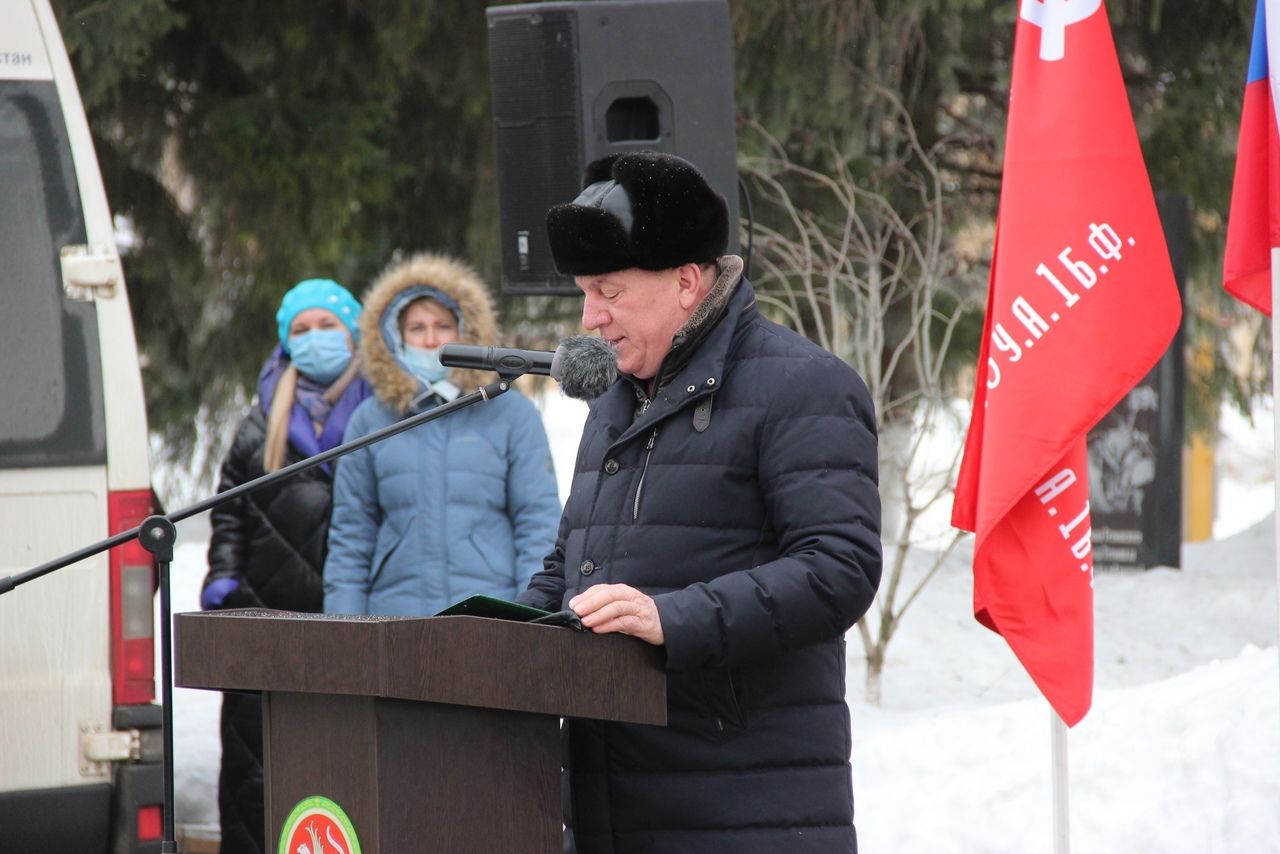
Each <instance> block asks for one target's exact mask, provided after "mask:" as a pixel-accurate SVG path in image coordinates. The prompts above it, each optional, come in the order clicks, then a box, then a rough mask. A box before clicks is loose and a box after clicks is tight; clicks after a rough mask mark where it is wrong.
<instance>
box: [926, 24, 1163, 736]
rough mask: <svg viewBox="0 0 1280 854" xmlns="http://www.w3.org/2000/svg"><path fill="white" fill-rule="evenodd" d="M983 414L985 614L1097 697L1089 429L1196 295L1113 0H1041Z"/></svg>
mask: <svg viewBox="0 0 1280 854" xmlns="http://www.w3.org/2000/svg"><path fill="white" fill-rule="evenodd" d="M1014 44H1015V47H1014V55H1013V82H1012V88H1011V90H1010V96H1009V127H1008V133H1007V138H1006V143H1005V159H1004V184H1003V192H1002V194H1001V199H1000V215H999V219H998V221H997V224H996V248H995V254H994V257H993V259H992V264H991V286H990V290H989V293H988V296H987V314H986V328H985V332H984V337H983V342H982V351H981V355H980V356H979V359H978V378H977V390H976V393H975V395H974V403H973V418H972V421H971V423H970V426H969V434H968V437H967V439H966V441H965V451H964V460H963V463H962V464H961V467H960V476H959V481H958V483H957V485H956V499H955V506H954V508H953V510H952V519H951V521H952V524H953V525H955V526H956V527H958V528H964V529H965V530H969V531H974V532H976V534H977V538H976V541H975V544H974V557H973V573H974V583H973V599H974V614H975V616H976V617H977V618H978V620H979V621H981V622H982V623H983V624H984V625H986V626H987V627H989V628H991V629H993V630H994V631H996V632H998V633H999V634H1001V635H1002V636H1003V637H1004V638H1005V640H1006V641H1007V642H1008V643H1009V646H1010V647H1011V648H1012V649H1013V652H1014V654H1015V655H1016V656H1017V657H1018V660H1019V661H1021V662H1022V665H1023V667H1025V668H1026V670H1027V672H1028V673H1029V674H1030V675H1031V678H1032V679H1033V680H1034V681H1035V683H1036V685H1037V686H1038V687H1039V688H1040V691H1041V692H1042V693H1043V694H1044V696H1045V698H1046V699H1047V700H1048V701H1049V703H1050V705H1052V706H1053V708H1054V710H1055V711H1056V712H1057V713H1058V715H1059V716H1060V717H1061V718H1062V719H1063V720H1064V721H1065V722H1066V723H1067V724H1068V725H1074V724H1076V723H1078V722H1079V721H1080V719H1081V718H1083V717H1084V715H1085V713H1086V712H1087V711H1088V710H1089V705H1090V703H1091V701H1092V695H1093V556H1092V545H1091V540H1090V522H1089V482H1088V465H1087V458H1086V451H1085V449H1086V445H1085V437H1086V434H1087V432H1088V430H1089V428H1090V427H1092V426H1093V425H1094V424H1095V423H1097V422H1098V420H1099V419H1101V418H1102V416H1103V415H1105V414H1106V413H1107V412H1108V411H1109V410H1110V409H1111V407H1112V406H1114V405H1115V404H1116V403H1117V402H1118V401H1119V400H1120V399H1121V398H1122V397H1124V395H1125V394H1126V393H1127V392H1128V391H1129V389H1131V388H1132V387H1133V386H1134V385H1136V384H1137V382H1138V381H1139V380H1141V379H1142V378H1143V376H1145V375H1146V373H1147V372H1148V371H1149V370H1150V369H1151V367H1152V366H1153V365H1154V364H1155V363H1156V361H1157V360H1159V358H1160V356H1161V355H1162V354H1163V353H1164V351H1165V349H1166V348H1167V347H1168V344H1169V341H1170V339H1171V338H1172V337H1173V334H1174V332H1175V331H1176V330H1177V327H1178V323H1179V319H1180V316H1181V305H1180V301H1179V297H1178V291H1177V286H1176V284H1175V283H1174V279H1173V271H1172V268H1171V267H1170V264H1169V255H1168V249H1167V247H1166V245H1165V241H1164V233H1163V231H1162V230H1161V226H1160V219H1159V216H1158V215H1157V213H1156V207H1155V200H1154V199H1153V198H1152V195H1151V184H1150V181H1149V180H1148V178H1147V171H1146V167H1145V165H1144V164H1143V160H1142V152H1141V150H1140V148H1139V147H1138V135H1137V132H1136V131H1135V129H1134V125H1133V117H1132V115H1131V113H1130V111H1129V102H1128V97H1127V96H1126V94H1125V89H1124V81H1123V80H1122V79H1121V76H1120V65H1119V62H1118V61H1117V59H1116V51H1115V45H1114V43H1113V42H1112V40H1111V27H1110V24H1109V23H1108V21H1107V16H1106V10H1105V9H1104V8H1103V7H1102V4H1101V0H1043V2H1042V0H1023V2H1021V4H1020V13H1019V20H1018V29H1017V32H1016V38H1015V43H1014Z"/></svg>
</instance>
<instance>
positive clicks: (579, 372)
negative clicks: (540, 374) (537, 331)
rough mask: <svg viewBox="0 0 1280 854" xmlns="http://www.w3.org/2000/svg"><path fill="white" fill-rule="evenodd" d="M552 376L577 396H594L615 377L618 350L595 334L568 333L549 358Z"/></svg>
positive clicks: (601, 392)
mask: <svg viewBox="0 0 1280 854" xmlns="http://www.w3.org/2000/svg"><path fill="white" fill-rule="evenodd" d="M551 378H552V379H554V380H555V381H556V382H558V383H560V390H561V391H563V392H564V393H565V394H567V395H568V396H569V397H572V398H575V399H577V400H595V399H596V398H597V397H599V396H600V395H602V394H604V393H605V392H606V391H608V390H609V386H611V385H613V384H614V382H615V381H616V380H617V379H618V354H617V353H616V352H614V349H613V347H612V346H610V344H609V342H607V341H605V340H604V339H603V338H597V337H596V336H594V335H571V336H569V337H568V338H565V339H564V340H563V341H561V342H560V346H559V347H557V348H556V354H555V356H554V357H553V358H552V360H551Z"/></svg>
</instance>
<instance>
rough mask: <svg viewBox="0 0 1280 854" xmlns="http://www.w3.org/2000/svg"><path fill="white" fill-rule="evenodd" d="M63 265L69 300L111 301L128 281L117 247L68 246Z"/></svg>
mask: <svg viewBox="0 0 1280 854" xmlns="http://www.w3.org/2000/svg"><path fill="white" fill-rule="evenodd" d="M61 261H62V291H63V293H64V294H66V296H67V299H73V300H82V301H89V300H93V299H110V298H112V297H114V296H115V295H116V290H117V289H118V287H119V285H120V282H122V281H123V280H124V271H123V270H122V269H121V266H120V255H119V254H118V253H117V252H116V250H115V247H113V246H75V245H72V246H64V247H62V252H61Z"/></svg>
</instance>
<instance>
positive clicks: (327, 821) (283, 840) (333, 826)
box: [277, 795, 360, 854]
mask: <svg viewBox="0 0 1280 854" xmlns="http://www.w3.org/2000/svg"><path fill="white" fill-rule="evenodd" d="M277 851H278V854H360V840H359V839H358V838H357V837H356V830H355V828H354V827H352V826H351V819H349V818H347V814H346V812H344V811H343V809H342V807H340V806H338V805H337V804H336V803H334V802H333V801H331V800H329V799H328V798H326V797H325V796H324V795H311V796H310V797H306V798H303V799H302V800H301V801H299V802H298V804H297V806H295V807H294V808H293V810H292V811H291V812H290V813H289V817H288V818H287V819H285V822H284V828H283V829H282V830H281V831H280V845H279V847H278V848H277Z"/></svg>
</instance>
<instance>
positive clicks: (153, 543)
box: [0, 372, 523, 854]
mask: <svg viewBox="0 0 1280 854" xmlns="http://www.w3.org/2000/svg"><path fill="white" fill-rule="evenodd" d="M520 373H523V372H515V373H507V372H500V376H501V378H500V379H499V380H498V381H496V382H492V383H490V384H489V385H486V386H482V387H481V388H479V389H476V390H475V391H473V392H471V393H470V394H466V395H463V396H462V397H459V398H456V399H455V400H452V401H450V402H449V403H445V404H441V405H440V406H437V407H435V408H434V409H428V410H427V411H425V412H419V413H418V414H417V415H414V416H411V417H409V418H405V419H404V420H402V421H397V422H396V423H395V424H391V425H389V426H387V427H383V428H382V429H381V430H375V431H374V432H372V433H370V434H368V435H367V436H361V437H360V438H358V439H352V440H351V441H350V442H346V443H345V444H342V445H338V446H337V447H334V448H330V449H329V450H327V451H323V452H321V453H319V454H315V455H314V456H310V457H307V458H306V459H305V460H299V461H298V462H296V463H294V464H292V465H289V466H285V467H284V468H282V469H280V470H278V471H273V472H270V473H268V474H264V475H263V476H262V477H259V478H256V479H254V480H251V481H249V482H248V483H242V484H240V485H239V486H236V487H233V488H231V489H228V490H227V491H226V492H220V493H218V494H217V495H214V496H212V497H210V498H206V499H204V500H203V501H198V502H196V503H195V504H192V505H191V506H189V507H184V508H182V509H181V510H175V511H173V512H172V513H166V514H165V515H163V516H148V517H147V518H146V519H143V520H142V524H141V525H139V526H138V527H136V528H131V529H129V530H128V531H121V532H120V533H118V534H115V535H114V536H111V537H108V538H107V539H105V540H102V541H100V542H97V543H94V544H93V545H91V546H85V547H84V548H82V549H79V550H77V551H74V552H72V553H70V554H67V555H64V556H62V557H60V558H57V559H56V560H51V561H49V562H48V563H43V564H41V565H40V566H37V567H35V568H34V569H29V570H27V571H26V572H21V573H18V574H17V575H11V576H8V577H7V578H0V595H4V594H5V593H8V592H9V591H11V590H13V589H14V588H15V587H18V586H19V585H22V584H26V583H27V582H28V581H34V580H35V579H37V578H40V577H42V576H45V575H48V574H49V573H51V572H54V571H56V570H59V569H63V568H64V567H68V566H70V565H71V564H73V563H77V562H79V561H82V560H84V559H85V558H87V557H93V556H94V555H96V554H100V553H102V552H104V551H107V550H108V549H112V548H115V547H116V546H119V545H123V544H124V543H127V542H129V541H130V540H132V539H134V538H137V540H138V543H139V545H141V546H142V547H143V548H144V549H146V550H147V551H149V552H151V554H152V555H154V556H155V559H156V563H157V568H158V570H159V575H160V615H161V622H160V658H161V677H162V679H163V680H164V703H162V704H161V716H162V717H161V729H162V732H163V737H164V756H163V761H164V768H163V776H164V838H163V840H162V841H161V843H160V852H161V854H177V852H178V843H177V839H176V831H175V829H174V815H173V807H174V799H173V690H174V688H173V661H172V659H173V655H172V652H173V649H172V638H171V636H170V632H171V630H172V626H171V624H172V622H173V620H172V603H171V599H170V586H169V565H170V563H171V562H172V561H173V545H174V542H176V540H177V539H178V531H177V528H176V527H175V523H176V522H181V521H182V520H183V519H188V518H190V517H192V516H195V515H197V514H199V513H203V512H205V511H206V510H212V509H213V508H214V507H217V506H219V505H220V504H225V503H226V502H228V501H233V500H235V499H237V498H240V497H241V496H243V495H247V494H249V493H250V492H254V491H256V490H259V489H261V488H263V487H264V486H270V485H271V484H273V483H277V482H279V481H281V480H284V479H285V478H288V477H292V476H293V475H295V474H297V473H298V472H300V471H303V470H305V469H309V468H312V467H314V466H318V465H321V464H322V463H326V462H328V461H329V460H335V459H337V458H338V457H341V456H343V455H345V454H349V453H351V452H352V451H358V450H360V449H361V448H364V447H367V446H368V445H372V444H374V443H375V442H381V441H382V440H383V439H389V438H391V437H392V436H395V435H397V434H398V433H403V432H404V431H405V430H410V429H412V428H414V427H417V426H418V425H420V424H426V423H427V422H428V421H434V420H436V419H437V418H443V417H444V416H446V415H449V414H450V413H453V412H456V411H457V410H459V409H463V408H465V407H468V406H470V405H472V404H473V403H479V402H480V401H482V400H492V399H493V398H495V397H497V396H498V395H500V394H502V393H504V392H506V391H508V390H509V389H510V388H511V381H512V380H513V379H515V378H516V377H517V376H519V375H520Z"/></svg>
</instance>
